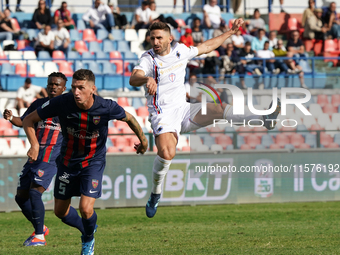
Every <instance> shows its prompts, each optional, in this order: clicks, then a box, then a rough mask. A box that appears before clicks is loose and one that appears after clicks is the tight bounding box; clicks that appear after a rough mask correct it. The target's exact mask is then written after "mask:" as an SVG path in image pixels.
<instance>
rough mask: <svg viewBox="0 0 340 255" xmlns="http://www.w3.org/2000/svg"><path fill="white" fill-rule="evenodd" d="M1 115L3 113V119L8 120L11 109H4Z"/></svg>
mask: <svg viewBox="0 0 340 255" xmlns="http://www.w3.org/2000/svg"><path fill="white" fill-rule="evenodd" d="M3 115H4V119H5V120H9V119H10V118H11V116H12V111H11V110H7V109H5V111H4V114H3Z"/></svg>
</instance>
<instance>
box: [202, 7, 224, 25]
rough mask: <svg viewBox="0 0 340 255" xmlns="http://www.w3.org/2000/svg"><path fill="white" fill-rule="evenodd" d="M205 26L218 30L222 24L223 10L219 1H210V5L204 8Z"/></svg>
mask: <svg viewBox="0 0 340 255" xmlns="http://www.w3.org/2000/svg"><path fill="white" fill-rule="evenodd" d="M203 16H204V23H203V24H204V26H205V27H206V28H214V29H217V28H218V27H219V25H220V24H221V21H222V17H221V8H220V7H219V6H218V5H217V0H209V4H206V5H204V6H203Z"/></svg>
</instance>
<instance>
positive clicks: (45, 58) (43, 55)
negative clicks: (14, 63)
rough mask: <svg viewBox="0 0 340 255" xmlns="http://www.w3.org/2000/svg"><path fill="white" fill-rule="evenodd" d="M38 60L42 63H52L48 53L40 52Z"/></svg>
mask: <svg viewBox="0 0 340 255" xmlns="http://www.w3.org/2000/svg"><path fill="white" fill-rule="evenodd" d="M38 60H42V61H52V58H51V55H50V53H48V51H39V52H38Z"/></svg>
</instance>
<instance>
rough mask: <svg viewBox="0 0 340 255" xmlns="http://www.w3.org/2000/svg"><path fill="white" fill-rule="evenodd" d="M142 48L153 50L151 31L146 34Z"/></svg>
mask: <svg viewBox="0 0 340 255" xmlns="http://www.w3.org/2000/svg"><path fill="white" fill-rule="evenodd" d="M142 46H143V48H144V50H150V49H151V48H152V45H151V39H150V32H149V31H148V32H147V33H146V34H145V39H144V42H143V43H142Z"/></svg>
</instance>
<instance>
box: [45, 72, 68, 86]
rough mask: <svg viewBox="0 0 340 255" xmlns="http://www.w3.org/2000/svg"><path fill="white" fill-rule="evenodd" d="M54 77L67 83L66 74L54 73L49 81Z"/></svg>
mask: <svg viewBox="0 0 340 255" xmlns="http://www.w3.org/2000/svg"><path fill="white" fill-rule="evenodd" d="M52 77H57V78H62V79H63V80H64V81H65V84H66V82H67V78H66V76H65V74H63V73H61V72H53V73H51V74H50V75H49V76H48V79H50V78H52Z"/></svg>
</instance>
